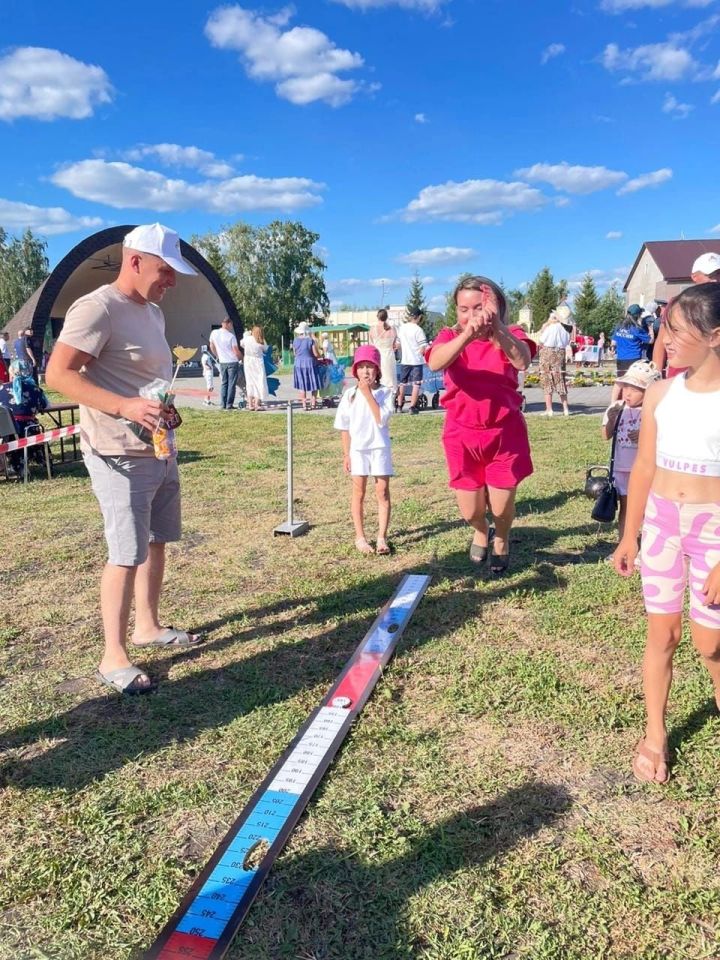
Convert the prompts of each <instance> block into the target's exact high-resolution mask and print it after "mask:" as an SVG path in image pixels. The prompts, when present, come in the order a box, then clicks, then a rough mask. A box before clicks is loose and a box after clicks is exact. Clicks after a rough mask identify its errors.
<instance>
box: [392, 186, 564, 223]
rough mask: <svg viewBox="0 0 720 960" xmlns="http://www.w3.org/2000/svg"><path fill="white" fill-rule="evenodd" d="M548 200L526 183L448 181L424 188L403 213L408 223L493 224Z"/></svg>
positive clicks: (533, 208) (532, 208)
mask: <svg viewBox="0 0 720 960" xmlns="http://www.w3.org/2000/svg"><path fill="white" fill-rule="evenodd" d="M546 203H547V198H546V197H544V196H543V194H542V193H541V192H540V191H539V190H536V189H535V188H534V187H530V186H529V185H528V184H527V183H517V182H514V183H507V182H505V181H502V180H464V181H463V182H462V183H455V182H454V181H453V180H448V181H447V183H441V184H438V185H437V186H431V187H423V189H422V190H421V191H420V193H419V194H418V196H417V197H416V198H415V199H414V200H411V201H410V203H409V204H408V205H407V207H405V209H404V210H402V211H401V212H400V217H401V219H403V220H406V221H408V222H410V223H411V222H414V221H416V220H453V221H458V222H460V223H479V224H483V225H493V224H498V223H502V222H503V220H504V219H505V218H506V217H508V216H511V215H512V214H514V213H518V212H519V211H522V210H537V209H538V208H539V207H542V206H544V205H545V204H546Z"/></svg>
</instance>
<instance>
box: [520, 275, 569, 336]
mask: <svg viewBox="0 0 720 960" xmlns="http://www.w3.org/2000/svg"><path fill="white" fill-rule="evenodd" d="M566 293H567V283H566V281H565V280H561V281H560V282H559V283H555V281H554V279H553V275H552V273H550V270H549V268H548V267H543V268H542V270H541V271H540V272H539V273H538V274H537V276H536V277H535V279H534V280H533V282H532V283H531V284H530V286H529V287H528V292H527V303H528V306H529V307H530V308H531V309H532V323H533V327H534V329H535V330H538V329H539V328H540V327H541V326H542V325H543V324H544V323H545V321H546V320H547V318H548V316H549V315H550V311H551V310H554V309H555V307H556V306H557V305H558V304H559V303H560V302H561V300H563V298H564V296H565V294H566Z"/></svg>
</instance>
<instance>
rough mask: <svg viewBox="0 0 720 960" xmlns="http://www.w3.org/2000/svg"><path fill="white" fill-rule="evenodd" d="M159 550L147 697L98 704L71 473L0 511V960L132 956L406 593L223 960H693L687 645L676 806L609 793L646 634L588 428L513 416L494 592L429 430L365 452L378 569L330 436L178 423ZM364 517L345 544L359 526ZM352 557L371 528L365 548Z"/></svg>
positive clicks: (668, 794)
mask: <svg viewBox="0 0 720 960" xmlns="http://www.w3.org/2000/svg"><path fill="white" fill-rule="evenodd" d="M184 418H185V423H184V426H183V427H182V429H181V431H180V434H179V441H180V446H181V448H182V451H183V453H182V455H181V471H182V477H183V497H184V517H185V524H184V526H185V539H184V540H183V542H182V544H178V545H173V546H172V547H170V548H169V563H168V572H167V577H166V587H165V593H164V601H165V602H164V608H165V616H166V622H168V623H175V624H181V625H183V626H188V627H195V628H205V629H206V630H207V631H208V634H209V639H208V642H207V644H206V645H205V646H204V647H202V648H201V649H198V650H194V651H191V652H189V653H185V654H183V653H180V652H178V651H153V652H150V653H147V652H143V656H142V657H140V658H139V662H140V663H141V665H142V666H144V667H146V668H147V669H148V670H149V672H150V673H151V674H152V675H153V676H155V677H157V678H158V679H159V681H160V683H159V688H158V692H157V693H156V694H153V695H152V696H150V697H142V698H136V699H127V700H123V699H121V698H119V697H117V696H113V695H112V694H110V693H109V692H107V691H105V690H104V689H101V688H99V687H98V685H97V684H96V683H95V682H94V681H93V679H92V675H93V672H94V669H95V665H96V663H97V661H98V659H99V649H100V638H101V625H100V619H99V612H98V607H97V581H98V575H99V571H100V567H101V565H102V562H103V558H104V544H103V538H102V528H101V524H100V518H99V514H98V510H97V507H96V504H95V501H94V499H93V497H92V494H91V491H90V486H89V482H88V480H87V477H86V476H85V474H84V471H83V469H82V468H81V467H79V466H78V467H75V468H72V469H70V470H69V471H68V470H65V471H64V472H63V473H61V474H60V475H59V476H58V477H57V478H56V479H54V480H53V481H52V482H50V483H47V482H44V481H40V480H38V481H36V482H35V481H34V482H33V483H31V484H30V485H29V486H28V488H27V489H26V490H24V489H22V488H20V487H18V486H15V485H8V486H6V487H5V489H4V490H3V500H4V511H3V516H4V518H5V523H4V531H5V536H6V540H5V543H6V548H5V550H4V551H3V553H2V556H1V557H0V574H1V576H2V582H3V597H4V616H3V620H2V624H1V625H0V683H1V684H2V687H1V689H0V697H1V698H2V699H1V701H0V704H1V706H0V711H1V714H2V730H1V732H0V751H1V752H0V778H1V779H0V789H1V790H2V794H1V796H2V805H1V807H0V809H2V818H0V864H2V868H1V869H2V875H1V876H0V956H1V957H3V958H4V957H7V958H23V960H24V958H40V957H47V958H53V960H56V958H57V960H65V958H67V960H70V958H96V957H97V958H100V957H102V958H108V960H115V958H126V957H137V956H140V955H141V952H142V949H143V948H144V947H147V946H148V945H149V944H150V943H151V942H152V941H153V938H154V936H155V935H156V933H157V932H158V930H159V929H160V928H161V926H162V925H163V923H164V922H165V920H166V919H167V918H168V917H169V916H170V914H171V913H172V912H173V910H174V909H175V907H176V906H177V904H178V903H179V901H180V899H181V898H182V896H183V895H184V893H185V892H186V891H187V889H188V887H189V885H190V883H191V882H192V879H193V878H194V877H195V876H196V875H197V872H198V871H199V870H200V869H201V868H202V866H203V865H204V863H205V862H206V861H207V859H208V857H209V856H210V854H211V853H212V852H213V850H214V848H215V847H216V845H217V843H218V842H219V840H220V839H221V838H222V836H223V835H224V833H225V831H226V829H227V828H228V826H229V825H230V824H231V823H232V822H233V820H234V819H235V817H236V816H237V814H238V813H239V811H240V810H241V809H242V807H243V805H244V803H245V802H246V801H247V799H248V798H249V797H250V795H251V794H252V792H253V791H254V790H255V788H256V787H257V785H258V784H259V783H260V782H261V780H262V779H263V778H264V776H265V774H266V773H267V771H268V769H269V768H270V766H271V765H272V764H273V763H274V761H275V760H276V759H277V758H278V757H279V755H280V754H281V753H282V751H283V750H284V748H285V747H286V745H287V744H288V743H289V741H290V740H291V739H292V737H293V736H294V734H295V732H296V730H297V728H298V726H299V725H300V724H301V723H302V721H303V720H304V719H305V717H306V716H307V714H308V713H309V711H310V710H311V709H313V707H314V706H315V705H316V704H317V702H318V700H319V699H320V698H321V697H322V696H323V694H324V693H325V691H326V690H327V688H328V686H329V685H330V683H331V682H332V681H333V679H334V678H335V677H336V676H337V674H338V672H339V671H340V669H341V668H342V666H343V664H344V663H345V661H346V660H347V658H348V656H349V655H350V653H351V652H352V651H353V650H354V648H355V646H356V645H357V643H358V642H359V640H360V639H361V637H362V636H363V634H364V633H365V631H366V630H367V628H368V627H369V625H370V624H371V623H372V621H373V619H374V618H375V616H376V614H377V611H378V608H379V606H380V605H381V604H382V603H383V602H384V601H385V600H386V599H387V598H388V597H389V596H390V595H391V594H392V592H393V590H394V589H395V587H396V585H397V584H398V582H399V580H400V578H401V576H402V574H403V573H406V572H418V573H429V574H431V576H432V578H433V579H432V583H431V586H430V589H429V591H428V593H427V594H426V597H425V599H424V600H423V601H422V603H421V604H420V606H419V607H418V609H417V611H416V613H415V614H414V616H413V618H412V621H411V623H410V625H409V627H408V628H407V630H406V632H405V634H404V636H403V639H402V641H401V643H400V645H399V649H398V652H397V654H396V656H395V658H394V659H393V661H392V662H391V664H390V666H389V667H388V669H387V670H386V671H385V673H384V676H383V678H382V680H381V682H380V683H379V685H378V687H377V688H376V690H375V692H374V694H373V696H372V698H371V700H370V701H369V703H368V704H367V706H366V708H365V710H364V711H363V713H362V715H361V717H360V719H359V721H358V722H357V723H356V725H355V726H354V728H353V730H352V731H351V733H350V734H349V736H348V738H347V740H346V741H345V744H344V746H343V748H342V750H341V752H340V754H339V755H338V757H337V759H336V761H335V763H334V764H333V766H332V767H331V769H330V770H329V772H328V774H327V775H326V777H325V778H324V780H323V781H322V783H321V785H320V787H319V789H318V791H317V792H316V794H315V796H314V798H313V800H312V801H311V803H310V806H309V808H308V811H307V813H306V815H305V816H304V817H303V818H302V820H301V821H300V824H299V825H298V827H297V829H296V830H295V832H294V833H293V835H292V837H291V839H290V841H289V843H288V845H287V846H286V848H285V850H284V851H283V853H282V855H281V856H280V857H279V859H278V861H277V862H276V865H275V867H274V868H273V870H272V872H271V875H270V877H269V879H268V881H267V882H266V884H265V886H264V887H263V889H262V891H261V893H260V895H259V896H258V899H257V900H256V902H255V904H254V906H253V908H252V910H251V912H250V914H249V917H248V919H247V921H246V923H245V925H244V926H243V928H242V930H241V933H240V935H239V936H238V938H237V940H236V942H235V944H234V945H233V946H232V948H231V950H230V953H229V956H230V957H231V958H234V960H239V958H251V960H267V958H276V957H277V958H293V960H295V958H298V960H300V958H302V960H310V958H313V960H321V958H322V960H326V958H350V960H365V958H367V960H376V958H388V960H390V958H408V960H409V958H421V960H490V958H498V960H499V958H505V960H510V958H513V960H520V958H523V960H588V958H613V960H615V958H627V960H631V958H632V960H638V958H642V960H661V958H662V960H700V958H717V957H720V924H719V922H718V917H720V873H719V872H718V860H719V858H720V839H719V837H720V829H719V828H720V823H719V818H718V789H717V772H718V761H717V758H718V752H717V749H718V748H717V743H718V735H719V734H720V719H718V717H717V716H715V714H714V711H713V710H712V709H711V706H712V704H711V696H710V694H711V690H710V684H709V681H708V679H707V677H706V675H705V674H704V672H703V670H702V668H701V666H700V664H699V663H698V660H697V658H696V656H695V655H694V653H693V652H692V648H691V645H690V643H689V641H688V640H687V638H686V640H685V643H684V644H683V646H682V647H681V649H680V651H679V653H678V657H677V671H676V681H675V684H674V687H673V692H672V696H671V704H670V709H671V722H672V745H673V748H674V750H675V752H676V762H675V765H674V768H673V779H672V781H671V783H670V785H669V786H668V787H667V788H665V789H662V788H653V787H646V786H642V785H639V784H636V783H635V781H634V780H633V778H632V776H631V774H630V771H629V764H630V758H631V755H632V750H633V746H634V743H635V741H636V740H637V738H638V736H639V733H640V730H641V725H642V720H643V705H642V696H641V690H640V681H639V663H640V659H641V657H642V648H643V635H644V619H643V612H642V603H641V598H640V594H639V583H638V581H637V579H636V578H633V579H630V580H621V579H620V578H618V577H616V576H615V575H614V573H613V572H612V570H611V569H610V567H609V566H608V565H607V564H606V563H604V558H605V557H606V556H607V554H608V553H609V552H610V550H611V546H612V540H613V537H614V531H612V530H609V529H606V528H602V529H600V528H598V526H597V525H596V524H593V523H590V522H589V509H590V504H589V501H587V500H586V499H584V497H583V496H582V495H581V493H580V491H581V489H582V484H583V479H584V471H585V467H586V465H587V464H589V463H592V462H602V461H603V460H604V459H605V457H606V456H607V445H606V444H604V443H603V441H602V440H601V439H600V437H599V422H598V418H589V417H577V418H572V419H571V420H570V421H564V420H553V421H545V420H540V419H539V418H531V420H530V432H531V438H532V443H533V451H534V459H535V464H536V473H535V474H534V475H533V476H532V477H531V478H530V479H529V480H527V481H526V482H525V483H524V484H523V485H522V486H521V488H520V495H519V498H518V520H517V524H516V526H515V528H514V535H513V544H512V550H513V566H512V571H511V574H510V575H509V576H508V577H506V578H504V579H501V580H490V579H489V578H488V577H487V576H486V575H485V574H480V575H479V576H476V575H475V574H474V571H472V570H471V569H469V565H468V561H467V558H466V553H467V548H468V543H469V536H468V533H467V530H466V529H465V528H464V527H463V525H462V524H460V523H459V522H458V520H457V517H456V511H455V507H454V504H453V499H452V496H451V494H450V492H449V491H448V490H447V487H446V482H445V476H444V466H443V462H442V456H441V451H440V442H439V432H440V426H441V420H440V418H438V417H417V418H410V417H402V418H398V419H397V420H396V421H395V422H394V424H393V435H394V438H395V460H396V469H397V472H398V477H397V478H396V479H395V480H394V481H393V484H392V487H393V499H394V515H393V523H392V528H391V532H392V541H393V544H394V546H395V553H394V554H393V556H392V557H390V558H387V559H386V558H379V557H372V558H370V559H368V558H364V557H362V556H360V555H359V554H357V553H356V552H355V551H354V550H353V549H352V540H353V537H352V532H351V527H350V522H349V502H348V497H349V489H348V481H347V479H346V478H345V477H343V475H342V472H341V463H340V457H339V443H338V439H337V436H336V435H334V432H333V430H332V428H331V421H330V419H329V418H327V417H320V416H312V415H308V416H298V417H297V418H296V422H295V423H296V441H297V442H296V463H295V467H296V495H297V507H296V513H297V515H298V516H300V517H302V518H304V519H307V520H309V521H310V523H311V525H312V526H311V530H310V532H309V534H308V535H306V536H305V537H302V538H300V539H298V540H295V541H292V540H288V539H282V538H278V539H275V538H273V536H272V529H273V527H274V526H275V525H276V524H277V523H278V522H280V521H282V520H283V519H284V515H285V504H284V496H285V482H286V481H285V474H284V446H285V436H284V429H285V422H284V418H282V417H275V416H270V415H268V416H263V417H256V418H251V417H246V416H243V415H238V416H237V417H234V418H230V417H227V418H225V419H222V418H220V417H219V416H213V415H212V414H207V413H205V412H199V411H190V410H188V411H184ZM373 512H374V511H373V508H372V504H370V507H369V514H370V515H371V516H372V514H373ZM370 527H371V529H372V528H373V524H372V522H371V524H370Z"/></svg>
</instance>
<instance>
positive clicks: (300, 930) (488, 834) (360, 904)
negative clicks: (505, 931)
mask: <svg viewBox="0 0 720 960" xmlns="http://www.w3.org/2000/svg"><path fill="white" fill-rule="evenodd" d="M571 805H572V799H571V797H570V795H569V793H568V792H567V790H566V789H565V788H564V787H563V786H561V785H556V784H549V783H542V782H533V781H531V782H528V783H525V784H523V785H522V786H520V787H517V788H514V789H512V790H508V791H507V792H506V793H504V794H502V795H501V796H500V797H498V798H497V799H496V800H494V801H492V802H490V803H485V804H481V805H478V806H473V807H469V808H468V809H467V810H463V811H462V812H461V813H458V814H455V815H454V816H452V817H449V818H448V819H446V820H444V821H442V822H440V823H439V824H437V825H436V826H434V827H433V828H432V829H429V830H428V831H427V832H425V833H422V834H421V835H419V836H418V835H417V834H415V835H412V833H411V831H407V832H405V831H403V828H402V820H401V818H400V819H398V818H397V816H394V817H393V821H392V822H395V823H398V827H397V828H396V830H395V842H396V848H397V846H401V845H402V846H401V848H404V849H405V850H407V852H406V853H404V854H402V855H401V856H398V857H396V858H394V859H391V860H386V859H385V858H383V862H380V863H372V862H370V863H368V862H364V863H361V862H359V861H358V860H357V859H356V858H354V857H353V855H352V853H351V852H349V851H348V850H343V849H338V848H337V847H336V846H324V847H320V848H318V849H315V850H313V851H312V852H311V853H309V854H305V855H303V856H300V857H296V858H294V859H288V860H281V862H280V863H279V864H278V866H277V867H276V868H275V870H274V872H273V873H271V874H270V876H269V878H268V880H267V882H266V885H265V887H264V888H263V890H262V891H261V893H260V896H259V898H258V901H257V903H256V905H255V907H254V908H253V914H252V919H253V924H252V927H251V929H249V930H247V931H245V932H243V934H241V939H242V943H240V941H239V940H238V942H237V943H236V945H235V946H234V948H233V947H231V949H230V951H229V953H228V957H229V958H233V957H235V958H240V957H246V958H261V957H262V958H264V957H270V956H283V957H297V956H313V957H355V958H360V957H372V958H373V960H381V958H387V960H391V958H392V960H395V958H400V957H406V958H410V957H414V956H417V955H418V953H419V952H420V951H421V950H422V949H423V948H424V947H427V946H429V945H430V942H431V941H432V942H434V945H435V949H437V948H438V945H439V944H438V941H440V942H442V941H443V939H444V938H448V940H449V942H448V941H447V940H446V942H445V948H446V949H448V948H451V947H452V934H450V935H449V936H448V929H447V928H448V925H450V926H452V924H453V920H454V919H456V921H457V923H459V924H461V925H462V927H464V928H465V929H467V930H468V931H473V933H472V934H470V936H473V937H475V936H478V927H479V928H480V930H482V926H483V924H482V918H483V917H487V915H488V911H489V910H491V909H492V903H488V901H487V899H485V898H483V901H482V902H481V903H478V904H477V905H476V907H475V910H476V915H474V916H472V915H470V916H469V915H467V910H468V906H467V905H466V906H465V907H464V908H463V913H464V915H463V917H462V918H454V917H453V916H452V915H451V916H436V917H432V918H423V921H424V922H423V924H422V927H420V928H419V927H418V925H415V926H414V927H413V928H409V926H408V924H407V923H406V921H405V915H406V913H407V902H408V900H409V899H410V898H411V897H413V896H415V895H416V894H418V893H419V892H421V891H422V890H423V889H424V888H425V887H428V886H429V885H431V884H433V883H437V882H439V881H442V880H444V879H446V878H447V880H448V881H450V880H451V877H452V874H454V873H456V872H457V871H460V870H468V869H471V870H472V869H476V868H481V867H483V866H484V865H486V864H488V863H490V862H491V861H493V860H495V859H498V858H500V857H502V856H503V855H505V854H507V853H508V851H510V850H512V849H513V847H515V846H517V844H518V843H520V842H522V841H523V840H526V839H527V838H529V837H532V836H534V835H535V834H536V833H538V832H539V831H540V830H542V829H543V828H545V827H548V826H551V825H552V824H555V823H557V822H558V821H559V820H560V819H561V818H562V817H563V815H564V814H566V813H567V811H568V810H569V809H570V807H571ZM416 822H417V821H416ZM408 834H409V835H408ZM403 835H405V838H406V840H405V843H404V844H402V841H403ZM364 840H365V842H367V838H364ZM383 846H385V843H384V842H383V841H382V840H380V841H378V842H377V847H378V852H380V850H381V849H382V847H383ZM464 882H465V884H467V879H465V881H464ZM477 887H478V888H479V889H481V888H482V884H481V882H478V883H477ZM451 896H453V894H452V892H449V893H448V897H451ZM488 896H492V894H491V893H490V894H488ZM496 907H497V909H498V910H500V909H501V908H502V904H501V903H497V904H496ZM470 909H472V908H470ZM451 913H452V910H451ZM443 930H444V933H443ZM479 936H482V933H480V934H479ZM433 938H434V939H433ZM279 944H282V945H283V947H282V951H281V952H280V953H279V952H278V945H279ZM474 945H475V946H476V947H478V948H479V947H480V946H481V944H480V943H479V942H478V943H475V944H474ZM463 946H464V947H465V949H468V947H469V944H468V943H467V942H465V943H463ZM438 955H439V954H438ZM458 955H459V954H458ZM470 955H471V954H470V953H463V954H462V956H470ZM483 955H485V954H483ZM488 955H489V954H488ZM443 956H450V953H443ZM478 956H479V952H478Z"/></svg>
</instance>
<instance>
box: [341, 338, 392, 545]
mask: <svg viewBox="0 0 720 960" xmlns="http://www.w3.org/2000/svg"><path fill="white" fill-rule="evenodd" d="M352 375H353V376H354V377H355V378H356V379H357V386H356V387H351V388H350V389H349V390H347V391H346V392H345V393H344V394H343V397H342V400H341V401H340V405H339V407H338V409H337V413H336V414H335V424H334V426H335V429H336V430H341V431H342V446H343V467H344V469H345V472H346V473H349V474H350V475H351V476H352V500H351V505H350V512H351V515H352V521H353V526H354V527H355V547H356V548H357V549H358V550H359V551H360V552H361V553H375V552H377V553H379V554H388V553H390V547H389V546H388V543H387V539H386V538H387V530H388V526H389V524H390V477H392V476H393V475H394V471H393V464H392V452H391V450H390V432H389V430H388V421H389V420H390V417H391V415H392V413H393V409H394V405H395V397H394V391H393V390H392V388H390V387H381V386H380V351H379V350H378V349H377V347H372V346H370V345H368V344H365V345H364V346H361V347H358V348H357V350H356V351H355V356H354V357H353V365H352ZM368 477H374V478H375V495H376V497H377V503H378V536H377V544H376V548H375V550H373V548H372V546H371V545H370V544H369V543H368V541H367V538H366V536H365V528H364V523H363V513H364V505H365V491H366V489H367V479H368Z"/></svg>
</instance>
